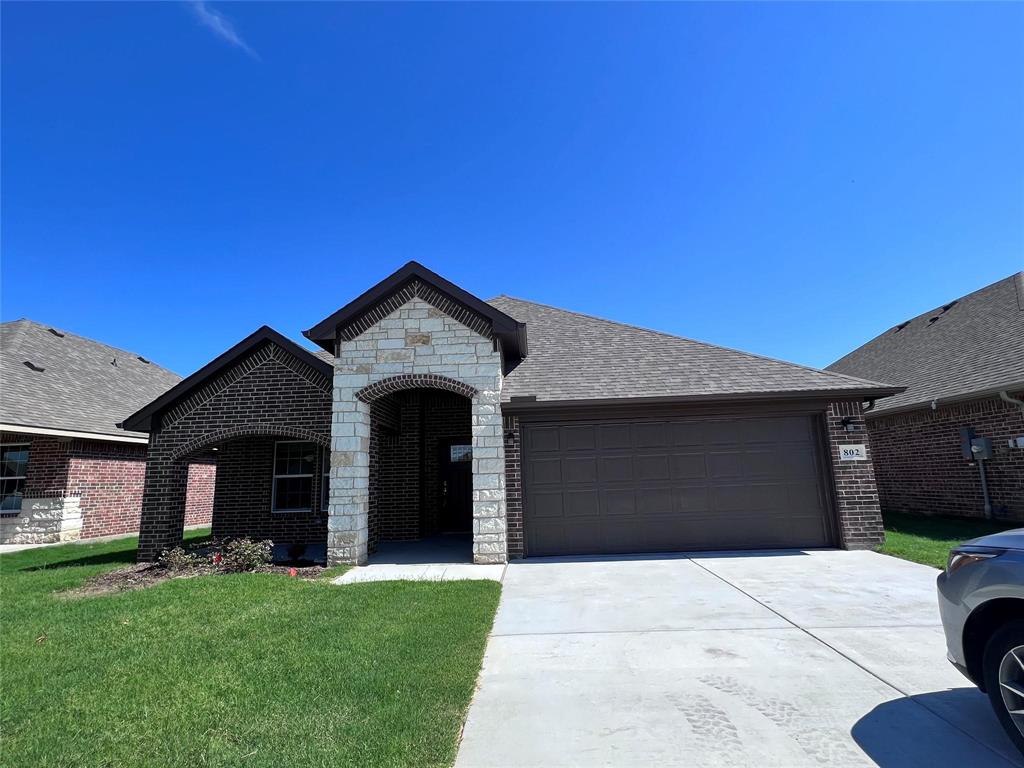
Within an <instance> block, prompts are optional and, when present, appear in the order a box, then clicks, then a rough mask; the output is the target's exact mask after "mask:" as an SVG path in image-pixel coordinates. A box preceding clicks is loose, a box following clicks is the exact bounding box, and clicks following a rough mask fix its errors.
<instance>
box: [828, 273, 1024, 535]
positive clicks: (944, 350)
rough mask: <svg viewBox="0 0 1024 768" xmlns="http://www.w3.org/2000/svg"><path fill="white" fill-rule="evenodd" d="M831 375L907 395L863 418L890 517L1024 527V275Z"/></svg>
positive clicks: (895, 330) (927, 317)
mask: <svg viewBox="0 0 1024 768" xmlns="http://www.w3.org/2000/svg"><path fill="white" fill-rule="evenodd" d="M828 370H830V371H834V372H836V373H843V374H847V375H850V376H863V377H866V378H869V379H875V378H878V379H881V380H884V381H891V382H894V383H896V384H901V385H903V386H904V387H906V390H905V391H904V392H902V393H901V394H898V395H894V396H893V397H888V398H886V399H885V400H880V401H878V402H877V403H876V404H875V407H874V408H872V409H871V410H869V411H868V412H867V413H866V414H865V416H866V418H867V426H868V432H869V433H870V435H871V446H872V449H873V451H874V465H875V476H876V478H877V482H878V492H879V496H880V499H881V505H882V509H883V510H891V511H897V512H916V513H924V514H944V515H966V516H983V515H986V514H987V513H986V509H987V510H988V514H991V515H994V516H997V517H1003V518H1009V519H1013V520H1024V272H1018V273H1017V274H1015V275H1011V276H1010V277H1007V278H1006V279H1004V280H1000V281H999V282H997V283H993V284H992V285H989V286H987V287H985V288H982V289H981V290H978V291H975V292H974V293H970V294H968V295H966V296H964V297H962V298H960V299H956V300H954V301H950V302H948V303H947V304H943V305H942V306H941V307H937V308H936V309H933V310H931V311H930V312H925V313H924V314H922V315H918V316H917V317H914V318H912V319H910V320H906V321H904V322H901V323H899V324H898V325H896V326H894V327H892V328H889V329H888V330H887V331H885V332H884V333H882V334H881V335H879V336H877V337H876V338H874V339H872V340H871V341H869V342H868V343H867V344H865V345H864V346H862V347H860V348H858V349H856V350H854V351H853V352H851V353H850V354H848V355H846V357H844V358H842V359H841V360H838V361H836V362H835V363H833V364H832V365H830V366H829V367H828ZM972 439H973V440H974V446H975V448H976V449H978V450H975V451H972V446H971V442H972ZM986 454H988V455H989V458H981V459H980V460H977V458H976V457H977V456H979V455H980V456H985V455H986Z"/></svg>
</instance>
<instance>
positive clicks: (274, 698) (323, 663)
mask: <svg viewBox="0 0 1024 768" xmlns="http://www.w3.org/2000/svg"><path fill="white" fill-rule="evenodd" d="M135 545H136V542H135V540H133V539H125V540H121V541H116V542H110V543H104V544H89V545H77V544H76V545H67V546H62V547H53V548H45V549H37V550H29V551H25V552H19V553H14V554H9V555H2V556H0V671H2V675H0V733H2V738H3V746H2V754H3V759H2V761H0V762H3V764H4V765H5V766H41V765H46V766H83V767H85V766H127V765H131V766H229V765H230V766H284V765H303V766H327V765H331V766H335V765H337V766H360V767H362V766H371V765H372V766H388V765H395V766H399V765H401V766H413V765H414V766H431V765H448V764H450V763H451V762H452V761H453V759H454V757H455V748H456V745H457V740H458V734H459V730H460V728H461V726H462V722H463V718H464V716H465V712H466V709H467V707H468V705H469V701H470V696H471V695H472V692H473V687H474V685H475V682H476V677H477V673H478V671H479V668H480V662H481V659H482V657H483V650H484V644H485V642H486V638H487V633H488V632H489V630H490V627H491V622H492V620H493V618H494V612H495V610H496V608H497V603H498V594H499V590H500V587H499V586H498V585H497V584H496V583H493V582H483V581H466V582H441V583H409V582H381V583H377V584H359V585H351V586H344V587H338V586H333V585H330V584H329V583H327V582H326V581H325V580H321V581H303V580H300V579H291V578H288V577H286V576H280V575H275V574H239V575H231V576H204V577H199V578H191V579H176V580H171V581H168V582H165V583H163V584H160V585H159V586H156V587H151V588H148V589H142V590H138V591H134V592H122V593H118V594H114V595H109V596H104V597H92V598H80V599H67V598H61V597H57V596H55V595H54V594H53V593H54V591H55V590H64V589H67V588H69V587H74V586H77V585H79V584H80V583H81V582H82V581H83V580H84V579H85V578H87V577H88V576H90V575H92V574H95V573H99V572H101V571H103V570H105V569H110V568H113V567H116V566H118V565H120V564H124V563H128V562H132V561H133V559H134V549H135Z"/></svg>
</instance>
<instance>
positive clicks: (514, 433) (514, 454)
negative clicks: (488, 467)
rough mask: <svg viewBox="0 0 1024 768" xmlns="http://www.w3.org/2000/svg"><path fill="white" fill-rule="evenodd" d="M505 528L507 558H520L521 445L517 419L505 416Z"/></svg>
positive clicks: (522, 553)
mask: <svg viewBox="0 0 1024 768" xmlns="http://www.w3.org/2000/svg"><path fill="white" fill-rule="evenodd" d="M502 421H503V422H504V429H505V433H506V434H507V435H508V437H507V438H506V439H505V527H506V529H507V531H506V534H505V535H506V537H507V540H508V556H509V557H510V558H520V557H523V555H524V554H525V545H524V543H523V470H522V464H521V462H522V445H521V438H520V435H519V417H518V416H505V417H504V418H503V419H502Z"/></svg>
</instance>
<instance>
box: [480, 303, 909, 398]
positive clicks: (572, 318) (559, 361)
mask: <svg viewBox="0 0 1024 768" xmlns="http://www.w3.org/2000/svg"><path fill="white" fill-rule="evenodd" d="M489 303H490V304H492V305H494V306H495V307H497V308H498V309H500V310H501V311H502V312H505V313H507V314H509V315H511V316H512V317H514V318H516V319H517V320H519V321H522V322H525V323H526V332H527V335H528V338H529V342H530V354H529V356H528V357H527V358H526V359H525V360H523V362H522V363H520V364H519V366H518V367H517V368H515V369H514V370H513V371H512V372H511V373H509V375H508V376H507V377H506V379H505V383H504V385H503V387H502V401H504V402H508V401H509V400H510V398H512V397H518V396H529V395H536V397H537V399H538V401H568V400H608V399H619V398H624V399H635V398H678V399H681V400H682V399H690V400H700V399H731V398H733V397H735V398H736V399H740V398H753V397H758V396H766V395H784V396H801V395H807V396H811V395H812V394H814V393H822V394H829V395H831V394H835V395H846V396H850V397H860V396H865V395H869V394H871V393H874V394H875V395H878V396H884V394H888V393H891V392H892V391H893V388H892V387H889V386H888V385H885V384H879V383H877V382H874V381H865V380H863V379H858V378H854V377H851V376H845V375H841V374H838V373H829V372H826V371H820V370H817V369H815V368H807V367H804V366H801V365H796V364H794V363H786V362H783V361H781V360H772V359H770V358H766V357H761V356H759V355H753V354H748V353H746V352H738V351H736V350H732V349H726V348H724V347H716V346H714V345H712V344H705V343H703V342H699V341H692V340H690V339H684V338H680V337H678V336H671V335H669V334H666V333H659V332H657V331H650V330H646V329H644V328H637V327H635V326H631V325H623V324H622V323H616V322H612V321H610V320H602V319H600V318H597V317H591V316H590V315H583V314H579V313H578V312H570V311H568V310H564V309H556V308H555V307H549V306H545V305H543V304H535V303H534V302H531V301H524V300H522V299H513V298H511V297H508V296H499V297H497V298H495V299H492V300H491V301H490V302H489Z"/></svg>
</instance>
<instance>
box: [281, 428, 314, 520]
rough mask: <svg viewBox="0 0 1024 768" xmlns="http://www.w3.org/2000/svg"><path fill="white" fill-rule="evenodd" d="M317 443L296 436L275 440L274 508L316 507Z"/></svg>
mask: <svg viewBox="0 0 1024 768" xmlns="http://www.w3.org/2000/svg"><path fill="white" fill-rule="evenodd" d="M316 451H317V449H316V446H315V445H314V444H313V443H304V442H299V441H296V440H288V441H282V442H278V443H275V444H274V488H273V506H272V510H273V511H274V512H309V511H310V510H312V508H313V473H314V465H315V463H316Z"/></svg>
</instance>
